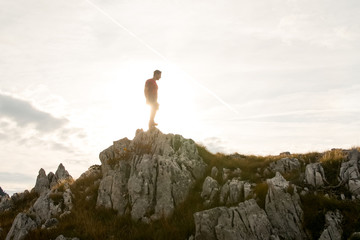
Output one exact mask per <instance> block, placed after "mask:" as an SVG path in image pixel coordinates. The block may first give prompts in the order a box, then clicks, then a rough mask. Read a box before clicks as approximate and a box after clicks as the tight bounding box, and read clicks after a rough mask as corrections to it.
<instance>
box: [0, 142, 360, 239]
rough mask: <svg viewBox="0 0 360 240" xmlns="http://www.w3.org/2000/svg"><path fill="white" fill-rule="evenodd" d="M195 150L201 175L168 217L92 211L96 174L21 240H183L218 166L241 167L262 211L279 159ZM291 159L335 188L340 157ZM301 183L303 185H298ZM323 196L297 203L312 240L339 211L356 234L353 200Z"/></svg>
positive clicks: (294, 178) (80, 182)
mask: <svg viewBox="0 0 360 240" xmlns="http://www.w3.org/2000/svg"><path fill="white" fill-rule="evenodd" d="M198 150H199V154H200V155H201V157H202V158H203V159H204V161H205V162H206V163H207V164H208V167H207V171H206V175H205V176H204V178H203V179H200V180H199V181H197V182H196V184H195V186H194V188H193V189H192V190H191V193H190V194H189V196H188V198H187V199H186V201H185V202H184V203H183V204H181V205H180V206H178V208H177V209H176V210H175V212H174V215H173V217H171V218H169V219H165V218H163V219H161V220H159V221H157V222H153V223H151V224H144V223H140V222H134V221H132V220H131V219H130V217H129V216H124V217H120V216H118V215H117V214H116V212H115V211H113V210H109V209H99V208H96V199H97V190H98V187H99V181H98V179H100V178H101V175H100V174H99V175H97V176H92V177H90V178H85V179H79V180H77V181H75V183H74V184H72V186H71V190H72V192H73V194H74V196H75V197H74V209H73V210H72V213H71V214H70V215H68V216H66V217H64V218H62V219H61V220H60V224H59V225H58V227H57V228H56V229H52V230H36V231H33V232H31V233H30V234H29V235H28V236H27V238H26V239H55V238H56V237H57V236H58V235H60V234H63V235H64V236H66V237H78V238H80V239H169V236H171V239H181V240H183V239H187V238H188V237H189V236H191V235H193V234H194V233H195V226H194V219H193V213H195V212H197V211H201V210H204V209H205V208H204V206H203V204H202V199H201V197H200V193H201V188H202V183H203V181H204V179H205V177H206V176H208V175H210V171H211V168H212V167H213V166H216V167H218V169H219V170H220V172H221V169H222V168H229V169H236V168H240V169H241V170H242V173H241V176H242V179H243V180H248V181H250V182H253V183H257V186H256V187H255V189H254V192H255V193H256V196H257V201H258V203H259V205H260V206H261V207H262V208H264V204H265V196H266V192H267V184H266V182H265V180H266V179H264V178H263V177H262V173H263V171H264V169H265V168H266V167H267V166H268V165H269V164H270V163H271V162H272V161H276V160H278V159H280V158H281V157H280V156H267V157H259V156H244V155H238V154H237V155H232V156H227V155H224V154H220V153H218V154H212V153H210V152H209V151H207V150H206V148H205V147H203V146H198ZM290 157H296V158H298V159H299V160H301V161H302V162H303V163H304V164H303V165H302V171H303V170H304V166H305V164H307V163H310V162H321V163H322V165H323V166H324V168H325V171H326V174H327V178H328V180H329V179H331V181H330V180H329V182H331V183H337V181H336V177H335V176H336V174H337V171H338V167H339V166H340V164H341V161H342V159H343V158H344V156H343V155H341V154H340V153H339V152H336V153H331V152H327V153H325V154H320V153H308V154H294V155H292V156H290ZM219 175H221V174H219ZM328 175H329V176H328ZM299 177H300V176H298V175H296V176H295V175H291V174H289V175H288V176H285V178H286V179H287V180H289V181H291V182H293V183H296V184H299V180H298V178H299ZM334 179H335V180H334ZM217 180H218V181H219V182H220V183H223V182H222V179H221V177H218V179H217ZM300 184H303V183H302V182H300ZM325 193H326V192H321V191H320V192H319V194H317V195H314V194H308V195H305V196H302V198H301V200H302V203H303V209H304V218H305V221H306V227H307V229H308V230H309V231H310V233H311V234H312V236H313V237H314V239H317V238H318V236H319V235H320V233H321V231H322V230H323V226H324V215H325V213H326V211H328V210H334V209H340V210H341V212H342V214H343V215H344V220H343V224H342V225H343V229H344V234H343V237H344V238H345V239H347V237H349V234H351V233H352V232H354V231H360V223H359V222H360V221H359V220H360V219H359V218H360V217H359V216H360V206H358V205H359V204H358V203H356V202H354V201H340V200H337V199H329V198H326V197H324V194H325ZM88 196H90V198H89V197H88ZM87 197H88V198H87ZM0 217H2V215H0ZM12 217H15V216H11V217H8V220H9V221H8V222H9V223H10V219H11V218H12ZM1 222H2V221H1ZM8 225H9V224H8ZM3 228H4V227H3ZM5 229H6V228H4V230H5ZM2 238H3V237H2Z"/></svg>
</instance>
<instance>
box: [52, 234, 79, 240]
mask: <svg viewBox="0 0 360 240" xmlns="http://www.w3.org/2000/svg"><path fill="white" fill-rule="evenodd" d="M55 240H79V238H76V237H75V238H71V237H68V238H67V237H64V235H59V236H58V237H57V238H55Z"/></svg>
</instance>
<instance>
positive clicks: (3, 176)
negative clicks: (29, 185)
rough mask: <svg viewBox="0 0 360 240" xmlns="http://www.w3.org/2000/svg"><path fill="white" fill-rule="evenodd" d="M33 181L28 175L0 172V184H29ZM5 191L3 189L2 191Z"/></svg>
mask: <svg viewBox="0 0 360 240" xmlns="http://www.w3.org/2000/svg"><path fill="white" fill-rule="evenodd" d="M30 181H34V178H33V177H32V176H29V175H28V174H24V173H19V172H11V173H10V172H0V182H1V183H2V184H3V183H7V182H11V183H23V182H30ZM4 190H5V189H4Z"/></svg>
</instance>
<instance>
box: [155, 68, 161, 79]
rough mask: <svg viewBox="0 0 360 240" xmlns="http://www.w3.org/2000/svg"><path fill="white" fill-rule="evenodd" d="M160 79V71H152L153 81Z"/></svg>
mask: <svg viewBox="0 0 360 240" xmlns="http://www.w3.org/2000/svg"><path fill="white" fill-rule="evenodd" d="M160 78H161V71H160V70H155V71H154V79H155V80H159V79H160Z"/></svg>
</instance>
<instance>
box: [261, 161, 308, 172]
mask: <svg viewBox="0 0 360 240" xmlns="http://www.w3.org/2000/svg"><path fill="white" fill-rule="evenodd" d="M300 167H301V164H300V162H299V160H298V159H297V158H282V159H280V160H278V161H275V162H272V163H270V165H269V167H268V170H270V171H271V172H273V173H276V172H280V173H282V174H284V173H290V172H292V171H296V170H297V171H299V170H300Z"/></svg>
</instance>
